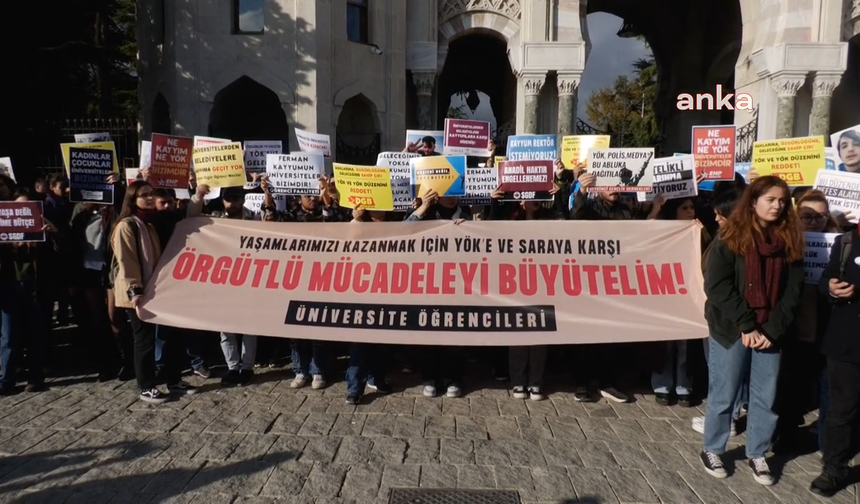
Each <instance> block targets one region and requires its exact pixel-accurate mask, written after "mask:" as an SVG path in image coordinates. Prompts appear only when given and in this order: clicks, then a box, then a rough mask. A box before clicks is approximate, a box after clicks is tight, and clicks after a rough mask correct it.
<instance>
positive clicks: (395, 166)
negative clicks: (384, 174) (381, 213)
mask: <svg viewBox="0 0 860 504" xmlns="http://www.w3.org/2000/svg"><path fill="white" fill-rule="evenodd" d="M420 156H421V154H418V153H417V152H380V153H379V155H378V156H377V157H376V166H379V167H380V168H388V170H389V172H390V173H391V196H392V197H393V198H394V210H400V211H403V210H411V209H412V168H410V166H409V160H410V159H412V158H417V157H420Z"/></svg>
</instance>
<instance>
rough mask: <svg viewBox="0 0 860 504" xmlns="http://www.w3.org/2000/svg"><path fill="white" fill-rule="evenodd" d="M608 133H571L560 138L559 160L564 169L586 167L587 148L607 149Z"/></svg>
mask: <svg viewBox="0 0 860 504" xmlns="http://www.w3.org/2000/svg"><path fill="white" fill-rule="evenodd" d="M609 140H610V136H609V135H571V136H565V137H562V139H561V161H562V162H563V163H564V168H565V169H566V170H573V169H574V168H586V164H587V162H588V149H608V148H609Z"/></svg>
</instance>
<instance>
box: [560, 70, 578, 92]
mask: <svg viewBox="0 0 860 504" xmlns="http://www.w3.org/2000/svg"><path fill="white" fill-rule="evenodd" d="M557 83H558V95H559V96H567V95H573V94H576V89H577V88H578V87H579V76H578V75H564V74H560V75H559V76H558V78H557Z"/></svg>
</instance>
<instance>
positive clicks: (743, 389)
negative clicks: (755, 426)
mask: <svg viewBox="0 0 860 504" xmlns="http://www.w3.org/2000/svg"><path fill="white" fill-rule="evenodd" d="M710 341H711V338H708V339H707V343H705V344H704V345H703V346H704V347H705V364H708V365H709V366H710V360H711V359H710V354H711V347H710ZM709 369H710V368H709ZM749 402H750V374H749V372H747V373H746V374H745V375H744V379H743V381H742V382H741V386H740V388H739V389H738V393H737V395H736V396H735V407H734V410H733V412H732V418H733V419H735V420H737V419H738V418H740V417H741V406H743V405H744V404H749Z"/></svg>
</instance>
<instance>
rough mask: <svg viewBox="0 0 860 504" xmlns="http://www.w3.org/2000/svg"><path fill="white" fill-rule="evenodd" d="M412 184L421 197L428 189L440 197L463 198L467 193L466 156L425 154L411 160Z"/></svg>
mask: <svg viewBox="0 0 860 504" xmlns="http://www.w3.org/2000/svg"><path fill="white" fill-rule="evenodd" d="M409 166H410V167H411V168H412V185H413V186H415V189H416V190H415V196H416V197H418V198H420V197H422V196H423V195H425V194H427V192H428V191H430V190H433V191H436V194H438V195H439V196H440V197H453V198H462V197H464V196H465V195H466V156H424V157H418V158H412V159H410V160H409Z"/></svg>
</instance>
